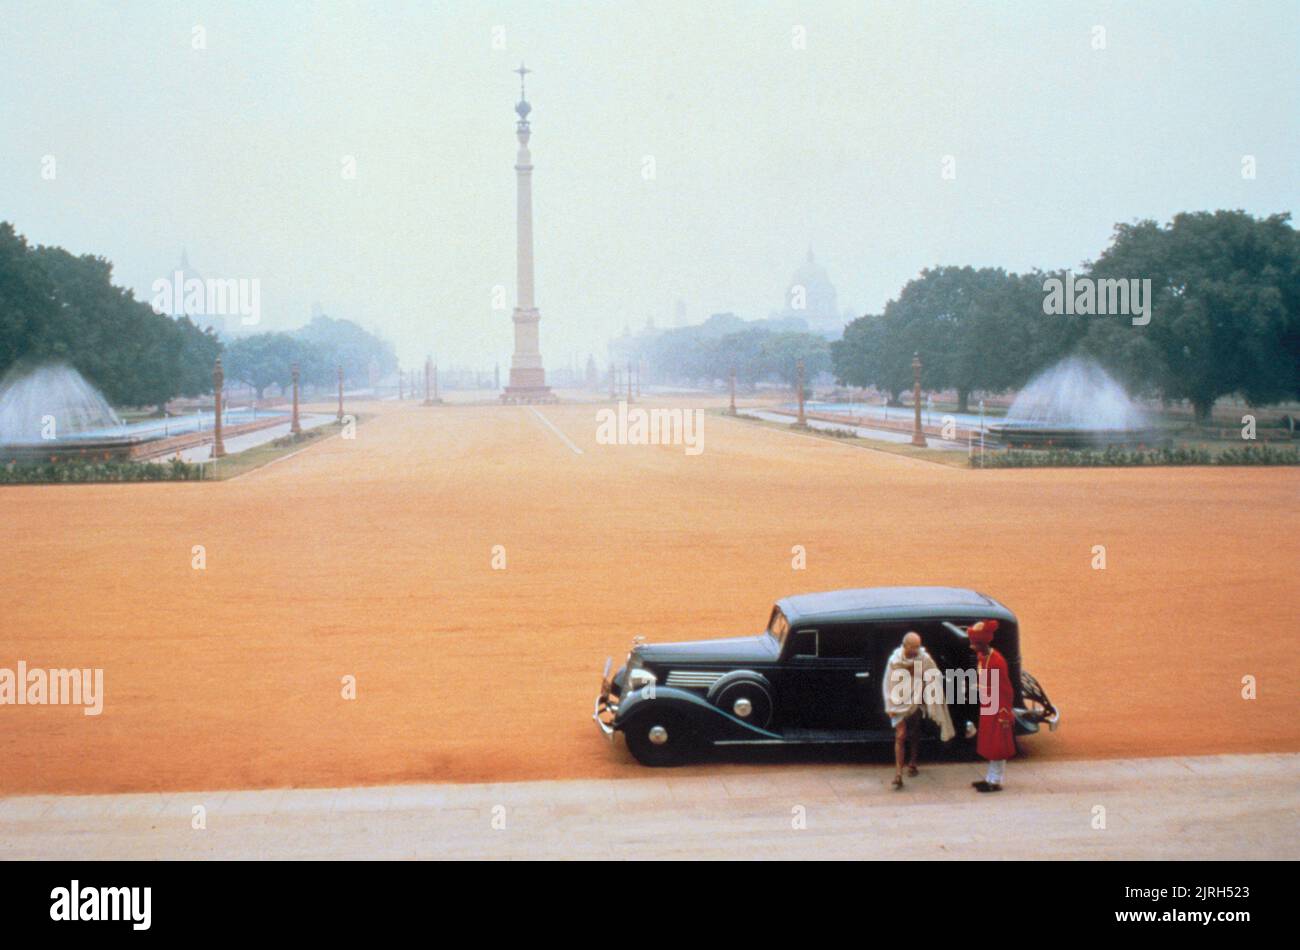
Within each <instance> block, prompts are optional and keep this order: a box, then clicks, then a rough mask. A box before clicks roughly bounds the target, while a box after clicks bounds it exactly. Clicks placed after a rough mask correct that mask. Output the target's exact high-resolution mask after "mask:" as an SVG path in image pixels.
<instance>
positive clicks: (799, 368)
mask: <svg viewBox="0 0 1300 950" xmlns="http://www.w3.org/2000/svg"><path fill="white" fill-rule="evenodd" d="M794 375H795V385H796V386H797V387H798V390H799V419H798V421H796V422H795V425H797V426H798V427H799V428H800V429H806V428H808V420H807V419H805V418H804V414H803V360H796V361H795V364H794Z"/></svg>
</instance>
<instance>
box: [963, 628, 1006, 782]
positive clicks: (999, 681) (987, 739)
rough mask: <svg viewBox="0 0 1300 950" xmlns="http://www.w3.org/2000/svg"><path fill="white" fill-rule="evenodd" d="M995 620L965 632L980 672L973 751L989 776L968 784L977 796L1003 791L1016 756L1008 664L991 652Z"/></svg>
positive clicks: (1001, 657)
mask: <svg viewBox="0 0 1300 950" xmlns="http://www.w3.org/2000/svg"><path fill="white" fill-rule="evenodd" d="M997 629H998V622H997V621H996V620H981V621H980V622H979V623H977V624H973V625H972V626H971V628H970V629H969V630H967V631H966V634H967V636H968V637H970V644H971V648H972V649H974V651H975V660H976V663H977V665H978V668H979V693H980V724H979V740H978V742H977V743H976V747H975V749H976V751H977V752H978V753H979V754H980V756H981V757H982V758H985V759H987V760H988V763H989V768H988V773H987V774H986V775H985V777H984V779H983V780H982V781H979V782H971V785H972V786H974V788H975V790H976V791H977V792H1000V791H1002V777H1003V774H1004V773H1005V772H1006V767H1007V759H1009V758H1011V757H1012V756H1013V755H1015V754H1016V736H1015V716H1014V715H1013V714H1012V712H1011V704H1012V702H1014V700H1015V694H1014V693H1013V692H1012V690H1011V674H1010V673H1009V672H1008V671H1007V661H1006V659H1004V658H1003V656H1002V654H1001V653H999V652H998V651H997V650H995V649H993V635H994V634H995V633H996V632H997Z"/></svg>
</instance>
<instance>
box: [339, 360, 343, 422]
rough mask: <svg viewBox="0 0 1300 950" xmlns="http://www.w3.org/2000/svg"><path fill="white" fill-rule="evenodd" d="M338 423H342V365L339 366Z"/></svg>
mask: <svg viewBox="0 0 1300 950" xmlns="http://www.w3.org/2000/svg"><path fill="white" fill-rule="evenodd" d="M339 422H340V423H342V422H343V365H342V364H339Z"/></svg>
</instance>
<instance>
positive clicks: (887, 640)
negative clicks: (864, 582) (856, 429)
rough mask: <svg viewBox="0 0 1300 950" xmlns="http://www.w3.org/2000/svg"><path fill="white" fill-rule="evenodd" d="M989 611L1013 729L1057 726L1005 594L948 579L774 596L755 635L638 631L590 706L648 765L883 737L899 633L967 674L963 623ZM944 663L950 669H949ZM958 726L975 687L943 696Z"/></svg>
mask: <svg viewBox="0 0 1300 950" xmlns="http://www.w3.org/2000/svg"><path fill="white" fill-rule="evenodd" d="M990 619H992V620H997V621H998V622H999V625H1000V626H999V628H998V631H997V636H996V639H995V641H994V646H995V647H996V648H997V649H998V650H999V651H1000V652H1001V653H1002V655H1003V656H1004V657H1005V658H1006V661H1007V666H1008V668H1009V672H1010V674H1011V682H1012V684H1013V685H1014V688H1015V691H1016V696H1015V702H1014V704H1013V705H1014V708H1015V716H1016V723H1017V732H1018V733H1020V734H1024V733H1029V732H1037V731H1038V727H1039V724H1040V723H1042V722H1047V723H1048V724H1049V726H1050V727H1051V728H1052V729H1055V728H1056V724H1057V721H1058V720H1059V713H1058V712H1057V710H1056V709H1055V708H1054V707H1053V706H1052V704H1051V703H1050V702H1049V701H1048V698H1047V695H1046V694H1045V693H1044V692H1043V690H1042V688H1041V687H1040V686H1039V685H1038V683H1037V681H1035V680H1034V678H1033V677H1032V676H1030V675H1029V674H1028V673H1026V672H1024V671H1023V670H1022V669H1021V667H1020V628H1019V625H1018V624H1017V623H1016V617H1015V614H1013V613H1012V612H1011V611H1010V610H1008V609H1007V608H1006V607H1004V606H1002V604H1000V603H998V602H997V601H996V600H993V599H992V598H991V597H986V596H985V595H983V594H980V593H977V592H975V591H972V590H963V589H961V588H955V587H870V588H863V589H860V590H838V591H828V592H825V593H819V594H800V595H797V596H794V597H786V598H785V599H783V600H779V601H777V603H776V606H775V607H773V609H772V615H771V619H770V620H769V622H768V625H767V629H766V630H764V631H763V632H762V633H760V634H758V635H757V636H751V637H734V638H728V639H724V640H697V641H692V642H684V643H661V644H649V643H639V642H638V643H637V644H636V645H634V646H633V648H632V651H631V653H629V654H628V658H627V663H626V664H625V665H624V666H623V667H622V668H621V669H620V670H618V672H617V673H616V674H615V675H614V676H613V677H612V678H611V677H610V675H609V673H610V668H611V666H612V661H611V660H607V661H606V662H605V674H604V677H603V680H602V682H601V686H600V695H599V696H598V697H597V698H596V708H595V712H594V713H593V718H594V719H595V720H596V724H597V725H599V726H600V729H601V731H602V732H603V733H604V734H605V735H606V736H608V737H609V738H610V739H611V740H612V739H613V737H614V733H615V732H622V733H623V735H624V737H625V738H626V740H627V745H628V748H629V749H630V750H631V752H632V754H633V755H634V756H635V757H636V758H637V760H638V761H640V762H642V763H643V764H645V765H670V764H674V763H676V762H679V761H681V760H682V759H684V758H686V757H687V756H688V755H690V754H691V753H694V752H698V751H700V750H703V749H706V748H708V747H711V746H728V745H787V744H795V743H844V742H858V743H861V742H878V741H888V740H890V739H891V738H892V736H893V730H892V729H891V727H890V723H889V717H888V716H887V715H886V713H885V710H884V698H883V691H882V688H881V678H882V676H883V675H884V670H885V666H886V663H887V662H888V659H889V655H890V654H891V653H892V652H893V650H894V649H895V648H896V647H897V646H898V645H899V644H900V643H901V641H902V639H903V635H904V634H906V633H907V632H908V631H912V630H915V631H916V632H917V633H919V634H920V635H921V638H922V641H923V643H924V645H925V648H926V650H927V651H929V653H930V655H931V656H932V657H933V658H934V660H935V662H936V664H937V665H938V666H939V668H940V669H941V670H943V671H944V672H945V675H952V674H960V675H957V676H955V677H954V678H955V679H958V680H960V679H961V677H962V676H966V675H969V674H968V673H966V672H964V671H970V670H972V669H973V668H974V666H975V656H974V653H973V652H972V651H971V647H970V643H969V641H968V640H967V638H966V629H967V628H968V627H969V626H970V625H971V624H973V623H975V622H976V621H979V620H990ZM949 671H952V674H950V673H949ZM948 706H949V712H950V713H951V714H952V719H953V722H954V723H956V724H958V730H959V732H958V734H959V735H961V731H962V730H961V727H962V725H964V723H966V722H972V723H973V722H976V721H977V720H978V711H979V705H978V697H977V696H976V695H974V690H971V691H970V693H969V694H967V695H965V698H964V700H963V699H961V698H960V697H958V698H957V701H955V702H949V703H948Z"/></svg>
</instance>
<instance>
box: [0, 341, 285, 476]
mask: <svg viewBox="0 0 1300 950" xmlns="http://www.w3.org/2000/svg"><path fill="white" fill-rule="evenodd" d="M224 416H225V421H226V426H227V432H238V431H242V430H248V429H253V428H259V427H266V426H269V425H274V424H275V423H276V422H277V421H282V420H283V419H284V413H282V412H276V411H274V410H272V411H270V412H267V411H266V410H263V411H262V412H261V414H260V415H259V414H258V411H257V410H256V409H255V408H254V407H245V408H241V409H228V410H226V411H225V413H224ZM212 425H213V414H212V413H211V412H197V413H194V414H193V415H186V416H180V417H173V418H168V419H147V420H144V421H141V422H129V423H128V422H123V421H122V420H121V419H120V418H119V417H118V415H117V413H116V412H114V411H113V407H112V406H110V405H109V404H108V402H107V400H105V399H104V397H103V395H102V394H101V393H100V392H99V390H97V389H96V388H95V387H94V386H92V385H91V384H90V383H89V382H87V381H86V379H85V377H83V376H82V375H81V374H80V373H78V372H77V371H76V370H75V369H73V368H72V367H71V366H68V365H67V364H66V363H43V364H39V365H24V366H16V367H14V368H12V369H10V371H9V372H8V373H6V374H5V377H4V379H3V380H0V462H12V461H38V462H48V461H65V460H70V459H93V460H95V461H107V460H109V459H145V458H151V457H163V456H164V455H165V454H167V453H169V452H173V451H175V450H176V449H178V448H185V447H188V446H191V445H195V444H200V443H203V442H205V441H211V435H210V434H211V430H212Z"/></svg>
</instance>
